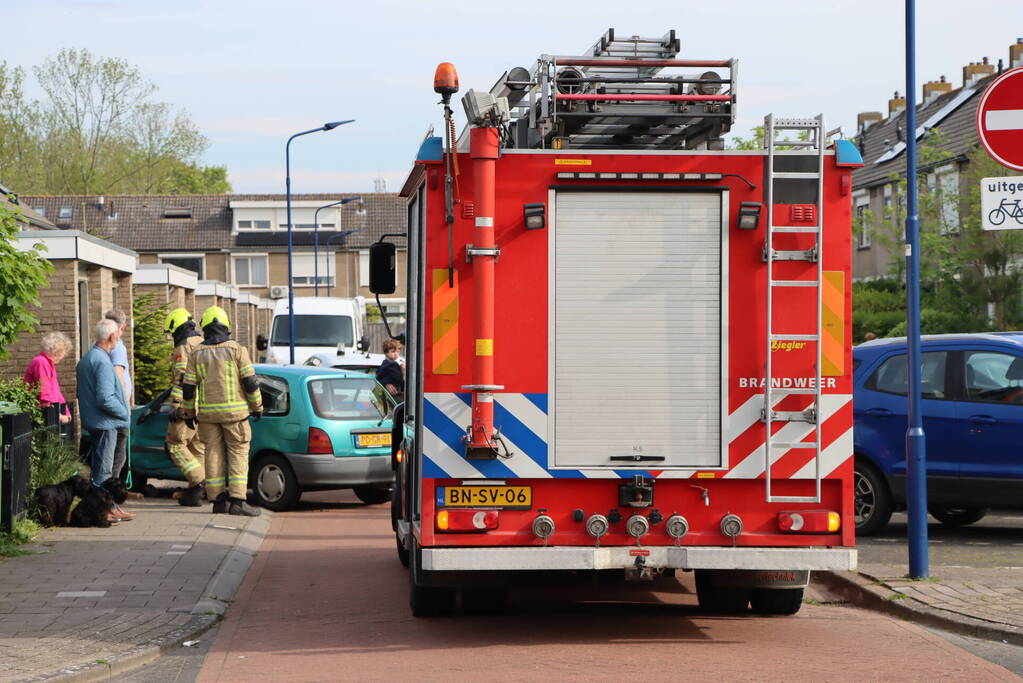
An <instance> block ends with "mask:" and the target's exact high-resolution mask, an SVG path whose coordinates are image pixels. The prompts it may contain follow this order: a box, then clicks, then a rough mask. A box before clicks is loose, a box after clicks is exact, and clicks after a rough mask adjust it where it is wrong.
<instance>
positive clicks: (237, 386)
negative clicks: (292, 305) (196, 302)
mask: <svg viewBox="0 0 1023 683" xmlns="http://www.w3.org/2000/svg"><path fill="white" fill-rule="evenodd" d="M199 324H200V326H201V327H202V331H203V335H204V337H205V339H204V340H203V342H202V343H201V344H199V345H198V346H196V347H195V348H194V349H193V350H192V353H191V354H190V355H189V356H188V363H187V365H186V367H185V376H184V380H183V382H182V396H183V398H184V401H183V411H182V416H183V417H184V418H186V419H188V420H191V419H194V420H195V421H196V422H197V423H198V430H199V439H200V440H201V441H202V442H203V445H204V446H205V448H206V496H207V497H208V498H209V499H210V500H212V501H213V512H217V513H224V512H226V513H228V514H231V515H245V516H248V517H256V516H258V515H259V512H260V511H259V509H258V508H254V507H252V506H250V505H249V504H248V503H246V502H245V494H246V491H247V489H248V480H249V442H250V441H251V440H252V429H251V428H250V427H249V414H250V413H251V414H252V417H253V418H254V419H256V420H258V419H259V418H260V417H262V414H263V402H262V397H261V395H260V393H259V384H258V383H257V382H256V371H255V370H254V369H253V367H252V362H251V361H250V360H249V352H248V351H246V350H245V348H244V347H242V346H241V345H239V344H238V342H236V341H233V340H232V339H231V330H230V326H231V323H230V321H229V320H228V318H227V314H226V313H225V312H224V309H222V308H220V307H219V306H211V307H210V308H207V309H206V311H205V312H204V313H203V315H202V320H201V321H200V323H199ZM225 489H226V490H225Z"/></svg>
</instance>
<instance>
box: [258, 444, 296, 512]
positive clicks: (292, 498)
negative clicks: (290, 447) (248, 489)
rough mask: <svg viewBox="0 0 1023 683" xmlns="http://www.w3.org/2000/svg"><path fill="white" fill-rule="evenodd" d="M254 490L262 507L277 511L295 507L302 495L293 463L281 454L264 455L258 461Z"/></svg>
mask: <svg viewBox="0 0 1023 683" xmlns="http://www.w3.org/2000/svg"><path fill="white" fill-rule="evenodd" d="M252 492H253V494H255V496H256V502H257V503H258V504H259V505H260V506H261V507H265V508H267V509H269V510H275V511H276V510H287V509H289V508H293V507H295V503H297V502H298V498H299V496H301V495H302V491H301V490H299V488H298V478H297V477H296V476H295V472H294V471H293V470H292V469H291V465H289V464H288V461H287V460H285V459H284V458H283V457H281V456H279V455H264V456H263V457H261V458H260V459H259V460H257V461H256V467H255V470H254V471H253V473H252Z"/></svg>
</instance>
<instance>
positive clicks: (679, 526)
mask: <svg viewBox="0 0 1023 683" xmlns="http://www.w3.org/2000/svg"><path fill="white" fill-rule="evenodd" d="M664 530H665V531H667V532H668V535H669V536H671V537H672V538H674V539H676V540H677V539H679V538H682V537H683V536H685V535H686V534H688V533H689V521H688V520H687V519H686V518H685V517H683V516H682V515H672V516H671V517H669V518H668V521H667V522H665V524H664Z"/></svg>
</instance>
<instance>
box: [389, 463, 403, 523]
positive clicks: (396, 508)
mask: <svg viewBox="0 0 1023 683" xmlns="http://www.w3.org/2000/svg"><path fill="white" fill-rule="evenodd" d="M401 493H402V492H401V470H398V471H397V472H395V473H394V486H392V487H391V531H394V532H397V531H398V520H399V519H401V518H402V501H401Z"/></svg>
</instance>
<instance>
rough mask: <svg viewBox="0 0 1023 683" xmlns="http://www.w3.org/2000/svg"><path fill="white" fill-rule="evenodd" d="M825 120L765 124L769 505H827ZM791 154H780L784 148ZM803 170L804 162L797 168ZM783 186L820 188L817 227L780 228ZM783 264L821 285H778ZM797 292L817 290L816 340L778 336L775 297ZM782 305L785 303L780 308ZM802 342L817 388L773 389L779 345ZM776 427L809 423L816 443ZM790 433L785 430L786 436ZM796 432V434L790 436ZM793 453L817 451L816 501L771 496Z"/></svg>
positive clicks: (808, 336)
mask: <svg viewBox="0 0 1023 683" xmlns="http://www.w3.org/2000/svg"><path fill="white" fill-rule="evenodd" d="M824 130H825V129H824V116H823V115H818V116H816V117H814V118H812V119H776V118H774V117H773V116H772V115H770V114H769V115H768V116H767V117H766V118H765V119H764V138H765V143H766V146H767V182H766V185H767V187H766V194H767V196H766V197H765V203H766V204H767V236H766V239H765V243H764V255H763V257H764V261H765V262H766V264H767V290H766V291H767V324H766V327H767V334H766V359H767V360H766V364H765V369H764V370H765V371H764V407H763V410H762V411H761V419H762V420H763V422H764V423H765V425H764V426H765V432H766V438H765V441H764V479H765V482H766V484H767V490H766V492H767V502H768V503H819V502H820V501H821V423H822V421H823V416H822V411H821V393H822V392H821V333H822V329H821V322H822V321H821V304H822V296H823V287H822V285H823V276H824V272H823V262H824V259H823V254H822V247H823V243H824V240H823V236H824V235H823V231H824V215H823V211H822V209H823V204H824V202H823V195H824V148H825V139H824V138H825V135H824ZM779 131H794V132H797V133H800V132H802V133H804V134H805V137H806V139H805V140H778V139H776V138H775V135H776V133H778V132H779ZM779 147H780V148H788V149H778V148H779ZM783 157H802V158H803V159H805V160H807V161H808V160H809V159H812V158H813V157H816V162H817V163H816V171H808V170H805V169H801V170H799V171H791V170H784V171H777V170H775V164H776V161H777V160H779V159H782V158H783ZM797 164H798V162H797ZM778 180H795V181H799V182H804V183H814V184H815V185H816V201H815V202H814V208H815V211H814V216H815V224H814V225H779V226H775V225H774V203H775V182H776V181H778ZM778 233H807V234H813V235H814V239H815V243H814V246H813V247H812V248H810V249H804V250H789V251H786V250H778V249H775V248H774V235H775V234H778ZM778 261H811V262H813V263H814V264H815V266H816V268H815V269H814V273H815V276H816V277H815V279H813V280H806V279H800V280H776V279H774V264H775V263H776V262H778ZM792 287H799V288H803V287H813V288H815V289H816V293H817V297H816V301H817V305H816V309H817V310H816V321H817V325H816V328H815V330H814V332H813V333H812V334H805V333H803V334H793V333H789V332H778V331H776V330H775V324H774V320H773V312H774V304H775V301H774V299H775V297H776V296H778V297H779V298H781V297H782V296H784V293H785V292H790V291H792V290H790V289H789V288H792ZM779 303H780V302H779ZM790 341H802V342H810V343H812V344H814V346H815V348H816V362H815V364H814V384H813V387H812V388H805V389H804V388H787V389H782V388H779V389H777V390H775V389H774V388H773V387H772V383H773V379H774V378H773V376H772V357H771V356H772V346H773V344H774V342H790ZM796 394H805V395H811V396H812V397H813V400H812V402H811V404H810V405H809V406H808V407H807V408H805V409H803V410H800V411H779V410H774V405H775V403H776V402H777V401H779V400H781V399H784V398H785V397H787V396H790V395H796ZM775 422H786V423H789V424H796V423H807V424H809V425H811V428H810V429H811V431H812V432H813V441H812V442H807V441H803V440H802V439H804V438H805V436H798V435H796V436H795V438H785V439H782V438H777V437H775V436H773V435H772V433H771V432H772V430H771V428H772V425H773V423H775ZM783 430H785V427H782V430H779V434H781V431H783ZM789 431H790V432H791V431H793V430H789ZM790 449H813V451H814V479H815V489H814V495H812V496H779V495H773V494H772V493H771V465H772V462H773V461H774V460H776V458H775V457H774V453H775V452H778V457H780V456H781V453H782V452H784V451H787V450H790Z"/></svg>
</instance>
